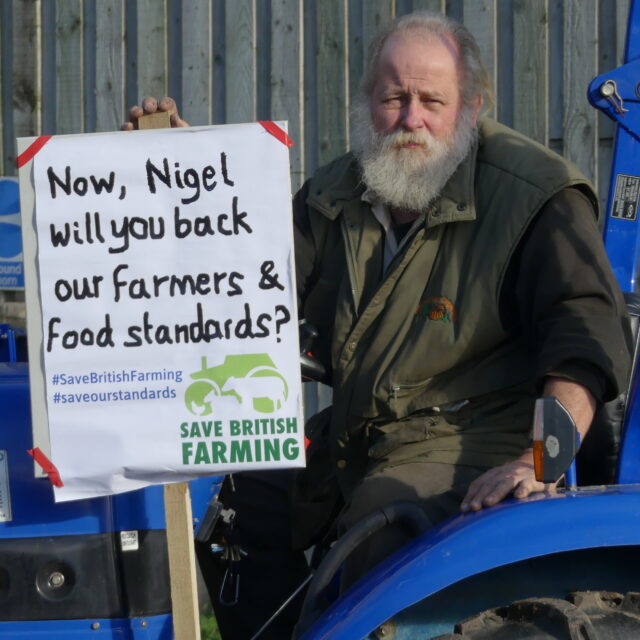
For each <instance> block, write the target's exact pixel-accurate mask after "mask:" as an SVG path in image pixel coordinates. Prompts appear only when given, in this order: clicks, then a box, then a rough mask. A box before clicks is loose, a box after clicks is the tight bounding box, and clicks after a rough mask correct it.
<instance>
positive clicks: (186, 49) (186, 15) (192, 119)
mask: <svg viewBox="0 0 640 640" xmlns="http://www.w3.org/2000/svg"><path fill="white" fill-rule="evenodd" d="M211 42H212V36H211V3H209V2H201V1H200V0H182V105H181V115H182V117H183V118H184V119H185V120H186V121H187V122H189V123H190V124H192V125H205V124H209V123H210V122H211V110H212V103H211V90H212V86H211V84H212V77H213V76H212V65H213V60H212V47H211Z"/></svg>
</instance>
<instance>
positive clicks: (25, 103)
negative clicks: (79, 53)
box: [6, 0, 42, 167]
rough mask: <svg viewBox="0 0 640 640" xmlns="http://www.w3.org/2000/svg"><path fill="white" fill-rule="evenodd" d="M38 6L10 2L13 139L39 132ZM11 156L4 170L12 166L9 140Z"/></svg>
mask: <svg viewBox="0 0 640 640" xmlns="http://www.w3.org/2000/svg"><path fill="white" fill-rule="evenodd" d="M39 5H40V3H39V2H23V1H21V0H13V3H12V11H13V30H12V31H13V65H12V76H13V77H12V78H11V85H12V96H13V136H14V137H16V138H18V137H22V136H32V135H38V134H39V133H40V112H41V108H42V103H41V95H42V93H41V86H40V58H39V55H38V52H39V51H40V35H41V34H40V28H41V25H40V6H39ZM9 144H10V145H11V149H12V150H13V153H11V154H10V155H9V157H8V158H7V165H6V166H7V167H13V166H15V147H14V144H15V143H14V141H9Z"/></svg>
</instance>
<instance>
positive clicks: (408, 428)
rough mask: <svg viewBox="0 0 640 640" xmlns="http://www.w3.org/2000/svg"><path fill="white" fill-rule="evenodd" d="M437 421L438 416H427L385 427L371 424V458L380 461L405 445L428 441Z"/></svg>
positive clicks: (384, 425) (369, 429)
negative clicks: (430, 431)
mask: <svg viewBox="0 0 640 640" xmlns="http://www.w3.org/2000/svg"><path fill="white" fill-rule="evenodd" d="M437 421H438V418H437V416H426V415H425V416H413V417H412V418H411V419H409V420H401V421H398V422H391V423H389V424H383V425H376V424H370V425H369V427H368V435H369V458H370V459H371V460H379V459H380V458H384V457H385V456H387V455H389V454H390V453H391V452H392V451H394V450H395V449H397V448H399V447H401V446H403V445H407V444H413V443H416V442H422V441H424V440H427V439H428V438H429V428H430V427H433V426H435V425H436V424H437Z"/></svg>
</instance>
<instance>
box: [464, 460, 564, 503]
mask: <svg viewBox="0 0 640 640" xmlns="http://www.w3.org/2000/svg"><path fill="white" fill-rule="evenodd" d="M552 486H554V485H545V484H544V483H542V482H538V481H537V480H536V475H535V472H534V470H533V451H532V450H531V449H527V450H526V451H525V452H524V453H523V454H522V455H521V456H520V457H519V458H518V459H517V460H514V461H513V462H509V463H507V464H503V465H502V466H500V467H495V468H493V469H489V471H487V472H486V473H483V474H482V475H481V476H479V477H478V478H476V479H475V480H474V481H473V482H472V483H471V484H470V485H469V489H468V490H467V495H466V496H465V497H464V500H463V501H462V504H461V505H460V511H462V512H463V513H464V512H467V511H479V510H480V509H482V508H483V507H492V506H493V505H494V504H498V502H500V501H501V500H504V499H505V498H506V497H507V496H508V495H510V494H513V496H514V497H515V498H526V497H527V496H528V495H529V494H531V493H536V492H538V491H544V490H545V489H547V488H550V487H552Z"/></svg>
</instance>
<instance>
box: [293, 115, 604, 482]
mask: <svg viewBox="0 0 640 640" xmlns="http://www.w3.org/2000/svg"><path fill="white" fill-rule="evenodd" d="M571 186H577V187H579V188H581V189H583V190H584V191H585V192H586V193H587V194H588V196H589V197H590V198H591V199H592V200H593V201H594V203H595V201H596V198H595V195H594V193H593V190H592V189H591V187H590V186H589V184H588V182H587V181H586V179H585V178H584V177H583V176H582V175H581V174H580V173H579V171H578V170H577V169H575V168H574V167H573V166H572V165H570V164H569V163H568V162H566V161H565V160H563V159H562V158H561V157H559V156H558V155H556V154H554V153H553V152H551V151H550V150H548V149H547V148H545V147H542V146H540V145H537V144H536V143H534V142H532V141H531V140H529V139H527V138H525V137H524V136H521V135H520V134H518V133H516V132H515V131H512V130H511V129H508V128H507V127H504V126H502V125H500V124H498V123H496V122H493V121H490V120H483V121H482V122H481V124H480V127H479V141H478V145H477V146H475V147H474V149H473V150H472V152H471V153H470V154H469V156H468V157H467V158H466V160H465V161H463V163H462V164H461V165H460V167H459V168H458V169H457V170H456V172H455V174H454V175H453V176H452V178H451V179H450V180H449V181H448V183H447V184H446V186H445V187H444V189H443V191H442V194H441V196H440V197H439V198H438V199H437V200H436V201H435V202H434V203H433V204H432V205H431V206H430V207H429V209H428V210H427V211H425V213H424V226H421V227H420V228H419V229H418V230H417V231H416V232H415V233H414V234H413V235H412V237H411V238H410V239H409V240H408V241H407V242H406V244H405V245H404V247H403V249H402V250H401V251H400V252H399V254H398V255H396V256H395V258H394V260H393V262H392V263H391V265H389V267H388V268H387V270H386V271H385V273H383V268H382V259H383V247H384V239H385V238H384V230H383V229H382V227H381V225H380V224H379V222H378V221H377V220H376V218H375V216H374V215H373V214H372V212H371V209H370V206H369V205H368V204H367V203H366V202H364V201H363V200H362V198H361V196H362V193H363V192H364V185H363V184H362V183H361V182H360V180H359V172H358V165H357V161H356V160H355V158H354V157H353V156H352V155H350V154H347V155H345V156H343V157H341V158H339V159H337V160H336V161H334V162H332V163H331V164H329V165H327V166H325V167H323V168H321V169H320V170H318V171H317V172H316V174H315V175H314V177H313V178H312V179H311V181H310V183H309V184H308V186H307V189H306V191H305V193H306V194H307V197H306V201H305V202H304V203H299V204H300V206H299V207H298V208H299V210H298V211H296V217H297V221H298V228H297V233H298V234H299V237H300V238H303V241H300V242H298V243H297V256H296V260H297V264H298V281H299V292H300V299H301V312H302V313H301V315H303V316H304V317H305V319H306V320H307V321H308V322H310V323H312V324H314V325H316V326H317V327H318V328H319V330H320V333H321V336H322V338H323V342H322V345H321V348H320V351H321V356H322V357H323V358H324V360H325V362H326V363H327V364H328V365H329V366H330V369H331V371H332V384H333V389H334V404H333V410H332V417H331V427H330V441H331V447H332V461H333V463H334V464H335V466H336V469H337V474H338V480H339V482H340V485H341V488H342V490H343V492H344V493H346V494H347V495H348V493H349V491H350V489H351V487H353V485H354V483H355V482H357V481H358V480H359V478H361V477H362V475H363V474H365V473H367V472H370V471H371V470H373V469H376V468H379V467H381V466H390V465H395V464H401V463H403V462H407V461H411V460H417V459H429V460H431V461H436V462H449V463H459V464H470V465H473V466H478V467H481V468H489V467H492V466H495V465H497V464H502V463H504V462H506V461H508V460H509V459H513V458H515V457H516V456H517V455H518V454H519V453H520V452H521V451H522V449H523V448H524V447H525V446H526V445H527V442H528V433H529V430H530V426H531V425H530V423H531V415H532V406H533V401H534V399H535V380H534V374H533V372H534V357H535V354H533V353H532V352H531V349H530V347H529V345H528V344H527V343H526V341H525V340H524V338H523V337H522V336H520V335H514V334H510V333H508V332H507V331H506V330H505V329H504V328H503V326H502V324H501V321H500V315H499V304H498V299H499V294H500V290H501V285H502V281H503V278H504V275H505V271H506V269H507V266H508V265H509V261H510V258H511V256H512V254H513V253H514V251H515V249H516V247H517V246H518V243H519V241H520V239H521V238H522V237H523V234H524V233H525V231H526V229H527V227H528V226H529V224H530V223H531V221H532V220H533V219H534V217H535V216H536V214H537V213H538V211H539V210H540V209H541V207H543V205H544V204H545V203H546V202H547V201H548V200H549V198H550V197H551V196H553V195H554V194H556V193H557V192H559V191H560V190H562V189H565V188H567V187H571ZM300 209H301V210H300Z"/></svg>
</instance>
